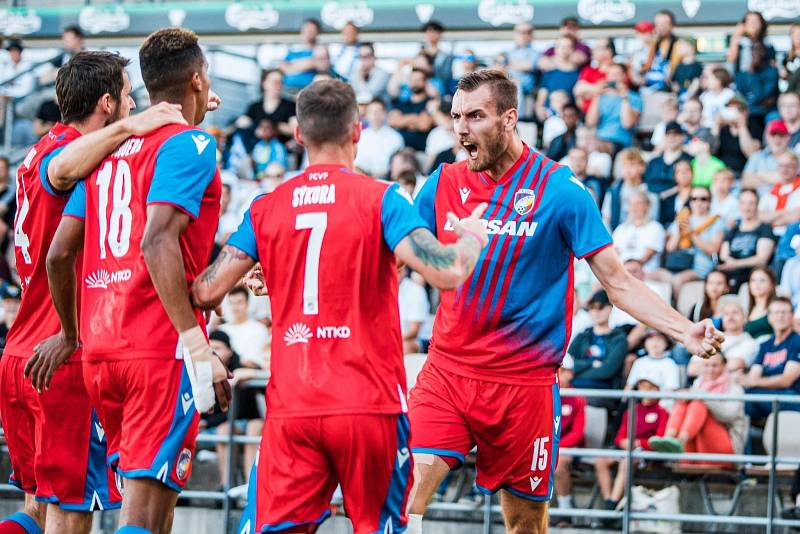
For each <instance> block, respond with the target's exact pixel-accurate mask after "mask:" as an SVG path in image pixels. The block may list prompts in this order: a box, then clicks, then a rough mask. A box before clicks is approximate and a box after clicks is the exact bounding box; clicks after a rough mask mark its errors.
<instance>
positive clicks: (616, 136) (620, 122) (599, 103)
mask: <svg viewBox="0 0 800 534" xmlns="http://www.w3.org/2000/svg"><path fill="white" fill-rule="evenodd" d="M606 80H607V84H606V90H605V92H604V93H603V94H601V95H600V96H599V97H598V98H595V99H594V100H593V101H592V105H591V106H589V111H588V112H587V113H586V124H587V125H588V126H597V137H598V138H599V139H600V141H601V142H602V143H601V149H602V150H604V151H605V152H608V153H609V154H616V153H617V152H619V151H620V150H621V149H623V148H625V147H628V146H631V145H632V144H633V136H634V134H635V133H636V125H637V123H638V122H639V117H640V116H641V114H642V109H643V107H642V99H641V97H640V96H639V93H636V92H634V91H631V90H630V88H629V87H628V67H627V66H625V65H623V64H622V63H614V64H613V65H611V66H610V67H609V68H608V75H607V78H606ZM603 145H605V146H603Z"/></svg>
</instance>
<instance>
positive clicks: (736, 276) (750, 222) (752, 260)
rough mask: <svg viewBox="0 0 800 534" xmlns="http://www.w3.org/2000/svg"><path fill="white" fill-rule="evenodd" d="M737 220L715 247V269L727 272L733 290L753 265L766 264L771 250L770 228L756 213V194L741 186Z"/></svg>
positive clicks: (773, 248) (773, 238)
mask: <svg viewBox="0 0 800 534" xmlns="http://www.w3.org/2000/svg"><path fill="white" fill-rule="evenodd" d="M739 213H740V214H741V219H739V220H738V221H737V222H736V225H735V226H734V227H733V228H731V229H729V230H728V231H727V232H726V234H725V238H724V239H723V240H722V246H721V247H720V250H719V261H720V264H719V265H718V266H717V269H719V270H720V271H724V272H726V273H728V278H729V284H730V287H731V290H732V291H733V292H736V291H738V290H739V287H740V286H741V285H742V284H743V283H744V282H746V281H747V279H748V278H749V277H750V273H751V272H752V270H753V269H754V268H756V267H766V266H767V264H768V263H769V260H770V258H771V257H772V253H773V252H774V251H775V236H774V235H773V233H772V227H771V226H770V225H769V224H766V223H764V222H762V221H761V220H760V219H759V216H758V193H756V191H755V190H754V189H748V188H745V189H742V191H741V192H740V193H739Z"/></svg>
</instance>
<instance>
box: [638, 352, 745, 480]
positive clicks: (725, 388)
mask: <svg viewBox="0 0 800 534" xmlns="http://www.w3.org/2000/svg"><path fill="white" fill-rule="evenodd" d="M692 391H697V392H702V393H713V394H718V395H742V394H743V393H744V389H743V388H742V386H740V385H739V384H737V383H736V381H735V380H734V378H733V376H732V375H731V373H730V372H728V370H727V368H726V360H725V357H724V356H723V355H722V354H715V355H713V356H711V357H710V358H708V359H707V360H705V361H703V373H702V375H701V376H700V378H698V379H697V380H696V381H695V382H694V384H692ZM671 412H672V413H671V414H670V416H669V419H668V420H667V428H666V430H665V431H664V435H663V436H653V437H652V438H650V439H649V440H648V445H649V446H650V448H651V449H653V450H656V451H659V452H669V453H682V452H694V453H707V454H742V453H743V452H744V446H745V441H746V439H747V417H746V416H745V413H744V403H743V402H741V401H727V400H699V399H695V400H679V401H676V402H675V405H674V406H673V408H672V410H671ZM681 463H695V462H691V461H686V460H684V461H682V462H681ZM699 463H704V462H699ZM705 464H706V465H708V462H705ZM710 465H711V466H713V467H718V468H719V467H730V466H733V464H731V463H725V464H723V465H720V464H719V463H711V464H710Z"/></svg>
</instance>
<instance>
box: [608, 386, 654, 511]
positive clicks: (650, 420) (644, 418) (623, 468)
mask: <svg viewBox="0 0 800 534" xmlns="http://www.w3.org/2000/svg"><path fill="white" fill-rule="evenodd" d="M657 382H659V379H658V378H657V377H652V376H651V377H641V378H639V381H638V382H637V383H636V389H638V390H639V391H658V390H659V387H658V384H657ZM634 417H635V421H636V422H635V425H634V430H633V444H632V446H633V448H634V449H638V448H641V449H644V450H652V449H651V448H650V445H648V440H649V439H650V438H652V437H653V436H663V435H664V431H665V430H666V428H667V420H668V419H669V414H668V413H667V411H666V410H665V409H664V408H662V407H661V406H660V405H659V404H658V399H642V400H641V401H640V402H639V403H637V404H636V407H635V410H634ZM614 445H616V446H617V447H618V448H619V449H623V450H626V449H627V448H628V410H625V412H624V413H623V414H622V424H621V425H620V427H619V432H617V437H616V438H615V439H614ZM615 464H618V468H617V475H616V477H615V478H612V476H611V469H612V467H613V466H614V465H615ZM595 473H596V474H597V483H598V485H599V486H600V493H601V494H602V496H603V499H604V500H605V508H606V510H614V509H616V507H617V504H618V503H619V500H620V499H621V498H622V496H623V494H624V493H625V482H626V479H627V477H628V462H627V459H625V458H621V459H620V458H597V460H596V462H595Z"/></svg>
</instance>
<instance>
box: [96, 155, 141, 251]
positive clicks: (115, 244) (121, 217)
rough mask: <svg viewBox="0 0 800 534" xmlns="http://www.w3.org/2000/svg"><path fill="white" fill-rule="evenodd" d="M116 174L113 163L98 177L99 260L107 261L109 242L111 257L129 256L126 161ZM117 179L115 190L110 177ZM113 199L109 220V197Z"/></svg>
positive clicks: (108, 162)
mask: <svg viewBox="0 0 800 534" xmlns="http://www.w3.org/2000/svg"><path fill="white" fill-rule="evenodd" d="M116 163H117V171H116V173H114V162H112V161H107V162H106V164H105V165H103V168H102V169H100V171H99V172H98V173H97V181H96V182H95V183H96V184H97V186H98V188H99V190H98V209H97V213H98V217H99V219H100V220H99V223H100V259H105V257H106V241H108V248H109V249H110V250H111V254H113V255H114V256H115V257H117V258H119V257H120V256H124V255H125V254H126V253H127V252H128V248H130V245H131V223H132V221H133V215H132V214H131V168H130V167H129V166H128V163H127V162H126V161H125V160H119V161H117V162H116ZM112 174H113V175H114V180H113V181H114V183H113V186H112V183H111V181H112V180H111V175H112ZM109 190H110V191H111V192H112V196H111V206H112V209H111V216H110V217H108V219H107V218H106V211H107V210H108V203H109V198H108V193H109Z"/></svg>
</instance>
